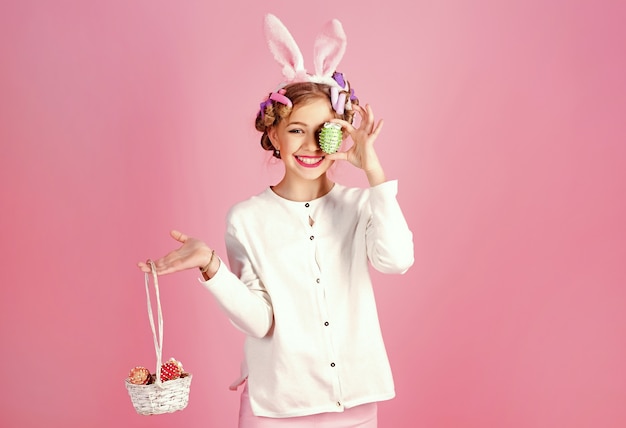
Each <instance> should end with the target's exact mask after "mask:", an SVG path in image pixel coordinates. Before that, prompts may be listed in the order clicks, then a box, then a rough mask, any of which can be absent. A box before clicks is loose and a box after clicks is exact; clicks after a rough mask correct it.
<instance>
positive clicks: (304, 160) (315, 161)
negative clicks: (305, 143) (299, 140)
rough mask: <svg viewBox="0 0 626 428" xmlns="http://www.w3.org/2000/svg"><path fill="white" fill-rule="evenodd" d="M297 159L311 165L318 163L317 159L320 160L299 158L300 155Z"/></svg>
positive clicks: (319, 159)
mask: <svg viewBox="0 0 626 428" xmlns="http://www.w3.org/2000/svg"><path fill="white" fill-rule="evenodd" d="M298 160H299V161H300V162H302V163H306V164H308V165H313V164H315V163H318V162H319V161H321V160H322V158H301V157H300V156H298Z"/></svg>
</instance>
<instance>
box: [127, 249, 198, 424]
mask: <svg viewBox="0 0 626 428" xmlns="http://www.w3.org/2000/svg"><path fill="white" fill-rule="evenodd" d="M148 264H149V265H150V268H151V270H152V277H153V279H154V289H155V293H156V303H157V314H158V326H159V335H158V338H157V333H156V330H155V328H154V317H153V315H152V304H151V302H150V288H149V282H150V276H149V275H150V274H148V273H146V274H145V284H146V296H147V299H148V318H150V327H152V336H153V337H154V349H155V351H156V359H157V361H156V376H155V382H154V383H153V384H150V385H135V384H132V383H130V382H129V381H128V378H127V379H126V381H125V383H126V389H127V390H128V394H129V395H130V399H131V401H132V402H133V406H134V407H135V410H136V411H137V413H139V414H140V415H159V414H163V413H172V412H176V411H178V410H183V409H184V408H185V407H187V403H188V402H189V390H190V387H191V379H192V376H191V374H190V373H184V374H183V376H182V377H180V378H178V379H174V380H168V381H165V382H162V381H161V362H162V360H161V357H162V351H163V314H162V312H161V298H160V296H159V282H158V279H157V274H156V270H155V266H154V263H152V261H148Z"/></svg>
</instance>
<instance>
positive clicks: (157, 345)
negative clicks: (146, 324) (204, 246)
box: [144, 260, 163, 388]
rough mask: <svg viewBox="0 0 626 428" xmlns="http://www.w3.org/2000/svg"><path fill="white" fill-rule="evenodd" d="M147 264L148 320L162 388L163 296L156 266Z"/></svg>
mask: <svg viewBox="0 0 626 428" xmlns="http://www.w3.org/2000/svg"><path fill="white" fill-rule="evenodd" d="M147 264H148V265H149V266H150V270H151V273H148V272H146V273H145V275H144V282H145V284H146V297H147V300H148V318H150V327H152V337H153V338H154V350H155V351H156V359H157V362H156V379H155V383H156V384H157V386H159V387H161V388H162V386H161V384H162V382H161V358H162V354H163V313H162V312H161V296H160V294H159V280H158V278H157V273H156V266H155V265H154V262H153V261H152V260H148V261H147ZM150 275H152V280H153V281H154V291H155V294H156V304H157V317H158V327H159V331H158V333H159V335H158V339H157V332H156V329H155V328H154V316H153V315H152V302H151V301H150Z"/></svg>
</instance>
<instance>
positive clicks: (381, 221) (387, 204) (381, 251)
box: [366, 180, 414, 273]
mask: <svg viewBox="0 0 626 428" xmlns="http://www.w3.org/2000/svg"><path fill="white" fill-rule="evenodd" d="M397 194H398V182H397V181H395V180H394V181H388V182H385V183H383V184H380V185H378V186H375V187H371V188H370V189H369V206H370V210H371V214H370V219H369V221H368V224H367V229H366V243H367V255H368V258H369V260H370V262H371V263H372V266H374V268H375V269H376V270H378V271H380V272H383V273H404V272H406V271H407V270H408V269H409V268H410V267H411V266H412V265H413V263H414V253H413V233H412V232H411V230H410V229H409V226H408V224H407V222H406V219H405V218H404V215H403V213H402V210H401V209H400V205H399V204H398V201H397V199H396V195H397Z"/></svg>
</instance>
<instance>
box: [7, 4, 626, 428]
mask: <svg viewBox="0 0 626 428" xmlns="http://www.w3.org/2000/svg"><path fill="white" fill-rule="evenodd" d="M315 5H316V6H315V7H305V6H304V3H302V2H293V1H282V0H281V1H271V2H267V1H266V2H261V1H258V2H243V1H241V0H231V1H228V2H215V1H187V2H174V1H169V2H168V1H164V0H158V1H157V0H150V1H148V0H143V1H139V0H133V1H127V0H109V1H100V2H96V1H78V0H76V1H69V0H62V1H58V2H57V1H55V2H52V1H42V0H40V1H34V0H14V1H4V2H2V4H1V5H0V53H1V55H0V61H1V66H0V142H1V155H0V183H1V188H0V189H1V193H0V200H1V201H2V210H1V212H2V214H1V216H2V217H1V218H2V228H1V237H2V239H1V240H0V250H1V253H0V256H1V258H0V259H1V260H2V265H1V266H2V268H1V270H0V278H1V285H2V289H3V295H2V298H1V299H0V339H1V341H0V343H1V346H2V352H1V357H0V358H1V361H2V381H3V386H2V388H1V389H0V425H2V426H3V427H20V428H23V427H41V426H54V427H56V426H81V427H87V426H88V427H111V426H120V427H148V426H150V427H170V426H185V427H209V426H212V427H234V426H236V417H237V416H236V415H237V409H238V394H235V393H232V392H229V391H228V390H227V385H228V384H229V383H230V382H231V380H232V379H233V378H234V377H235V376H236V375H237V371H238V365H239V360H240V357H241V344H242V342H243V336H242V335H241V334H240V333H239V332H237V331H236V330H235V329H234V328H233V327H232V326H231V325H230V324H229V322H228V321H227V320H226V318H225V317H224V316H223V314H222V313H220V312H219V310H218V308H217V306H216V304H215V303H214V302H213V300H212V298H211V297H210V295H209V294H208V293H207V292H206V291H205V290H203V289H202V287H201V286H199V285H198V284H197V283H196V279H195V278H196V274H195V272H186V273H181V274H177V275H175V276H171V277H164V278H162V280H161V289H162V293H161V294H162V300H163V311H164V318H165V321H164V323H165V341H164V343H165V350H164V357H166V358H168V357H170V356H175V357H176V358H178V359H180V360H182V361H183V362H184V363H185V367H186V368H187V369H188V370H189V371H191V372H192V373H193V374H194V380H193V383H192V388H191V397H190V402H189V406H188V408H187V409H186V410H184V411H183V412H177V413H175V414H171V415H163V416H154V417H145V416H140V415H137V414H136V413H135V411H134V409H133V407H132V405H131V403H130V399H129V397H128V394H127V392H126V389H125V387H124V378H125V376H126V375H127V373H128V370H129V369H130V368H131V367H133V366H135V365H147V366H149V367H154V364H155V355H154V348H153V344H152V336H151V333H150V328H149V324H148V317H147V313H146V303H145V293H144V289H143V275H142V274H141V273H140V272H139V271H138V270H137V269H136V268H135V263H136V262H137V261H139V260H144V259H146V258H148V257H158V256H160V255H162V254H163V253H164V252H166V251H168V250H169V249H171V248H172V242H171V241H170V238H169V237H168V231H169V229H170V228H179V229H181V230H183V231H185V232H187V233H189V234H192V235H197V236H199V237H202V238H203V239H206V240H207V241H208V242H210V243H211V244H212V245H213V246H215V248H216V249H217V251H218V253H219V254H221V255H224V243H223V231H224V217H225V214H226V211H227V209H228V208H229V207H230V206H231V205H232V204H233V203H235V202H236V201H239V200H241V199H244V198H246V197H248V196H250V195H252V194H254V193H257V192H259V191H261V190H262V189H263V188H264V187H265V186H267V185H269V184H272V183H275V182H276V178H277V177H279V176H280V173H281V169H280V168H281V167H280V165H278V164H275V163H274V162H272V161H269V160H268V156H267V153H266V152H263V151H262V150H261V149H260V146H259V143H258V139H259V135H258V133H257V132H256V131H255V130H254V129H253V127H252V120H253V117H254V114H255V113H256V109H257V106H258V103H259V101H260V100H261V98H263V97H264V96H265V95H267V93H268V92H269V91H270V90H271V89H273V88H274V86H275V85H276V84H277V83H278V81H279V80H280V70H279V67H278V66H277V65H276V63H275V62H274V61H273V59H272V58H271V57H270V55H269V53H268V50H267V48H266V46H265V44H264V40H263V37H262V30H261V28H262V17H263V15H264V13H266V12H273V13H275V14H277V15H278V16H279V17H280V18H281V19H282V20H283V21H284V22H285V23H286V25H287V26H288V27H289V28H290V29H291V31H292V33H293V35H294V37H295V38H296V40H297V41H298V42H299V44H300V46H301V48H302V50H303V52H304V55H305V61H306V62H307V65H309V66H310V65H311V52H312V46H313V39H314V36H315V34H316V32H317V30H318V29H319V28H320V27H321V24H322V23H323V22H325V21H326V20H328V19H330V18H332V17H337V18H339V19H340V20H342V22H343V23H344V27H345V30H346V32H347V34H348V38H349V43H348V50H347V53H346V56H345V58H344V61H343V62H342V67H341V69H342V71H344V72H345V73H346V74H347V76H348V77H349V78H350V79H351V80H352V83H353V85H354V86H355V88H356V90H357V94H358V95H359V96H360V98H361V100H362V101H363V102H370V103H371V104H372V105H373V107H374V109H375V112H376V113H377V116H378V117H380V118H384V119H385V120H386V126H385V129H384V131H383V134H382V135H381V137H380V139H379V141H378V143H377V144H378V148H379V152H380V156H381V158H382V160H383V162H384V165H385V166H386V170H387V173H388V176H389V177H390V178H397V179H399V180H400V194H399V199H400V201H401V203H402V205H403V207H404V210H405V214H406V216H407V219H408V222H409V224H410V226H411V228H412V230H413V231H414V234H415V255H416V265H415V266H414V267H413V268H412V269H411V270H410V271H409V272H408V273H407V274H406V275H404V276H382V275H378V274H375V280H376V281H377V286H376V292H377V297H378V301H379V310H380V317H381V322H382V327H383V330H384V333H385V336H386V341H387V345H388V352H389V356H390V359H391V362H392V365H393V368H394V373H395V378H396V383H397V395H398V396H397V398H396V399H394V400H392V401H389V402H385V403H383V404H381V405H380V425H381V427H385V428H387V427H432V428H438V427H507V428H518V427H520V428H521V427H533V428H534V427H551V428H553V427H568V428H572V427H605V428H606V427H611V428H612V427H624V426H626V405H625V403H626V369H625V361H626V310H625V309H626V308H625V307H624V306H625V305H624V303H625V302H626V287H625V284H626V263H625V262H626V257H625V256H626V244H625V242H626V221H625V220H626V203H625V196H626V168H625V165H624V164H625V162H624V161H625V160H626V121H625V120H624V112H625V111H626V110H625V109H626V79H625V78H624V76H625V75H626V64H625V60H624V58H625V55H624V54H625V52H626V49H625V48H626V43H625V40H626V30H624V25H623V24H624V20H625V18H626V10H625V6H624V2H622V1H618V0H615V1H602V2H597V1H591V0H588V1H581V0H572V1H544V0H525V1H511V2H497V1H487V0H477V1H473V2H466V1H462V0H445V1H439V2H427V1H416V2H406V1H405V0H386V1H380V2H372V1H367V0H359V1H353V0H349V1H341V2H328V1H320V2H316V3H315ZM409 5H410V9H408V8H409ZM335 177H336V179H337V180H338V181H341V182H344V183H346V184H351V185H364V184H365V182H364V179H363V177H362V175H361V174H360V173H358V172H356V171H353V170H352V169H351V168H350V167H349V166H348V165H339V166H338V167H337V168H336V170H335ZM259 215H262V213H259Z"/></svg>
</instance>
